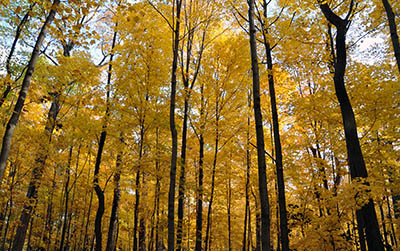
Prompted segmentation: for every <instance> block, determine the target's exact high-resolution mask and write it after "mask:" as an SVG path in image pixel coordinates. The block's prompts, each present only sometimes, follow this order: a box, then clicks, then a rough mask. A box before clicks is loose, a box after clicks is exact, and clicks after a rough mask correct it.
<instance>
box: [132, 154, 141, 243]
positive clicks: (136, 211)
mask: <svg viewBox="0 0 400 251" xmlns="http://www.w3.org/2000/svg"><path fill="white" fill-rule="evenodd" d="M140 155H141V151H140ZM140 158H141V156H140V157H139V159H140ZM139 161H140V160H139ZM135 185H136V188H135V209H134V219H133V251H137V250H138V226H139V224H138V223H139V204H140V194H139V186H140V171H136V183H135Z"/></svg>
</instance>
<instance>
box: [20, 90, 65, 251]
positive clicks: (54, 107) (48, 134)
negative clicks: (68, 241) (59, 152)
mask: <svg viewBox="0 0 400 251" xmlns="http://www.w3.org/2000/svg"><path fill="white" fill-rule="evenodd" d="M53 98H54V100H53V102H52V103H51V106H50V110H49V113H48V117H47V121H46V127H45V130H44V136H45V138H46V141H45V142H46V143H47V144H50V143H51V138H52V135H53V130H54V128H55V125H56V119H57V115H58V112H59V111H60V103H59V102H60V101H59V94H55V95H54V97H53ZM40 148H41V149H40V150H39V154H38V155H39V156H38V157H37V158H36V160H35V163H34V168H33V171H32V177H31V181H30V183H29V186H28V192H27V194H26V198H27V201H26V202H25V203H24V207H23V210H22V213H21V217H20V222H19V225H18V228H17V232H16V234H15V236H14V242H13V247H12V250H13V251H20V250H22V248H23V246H24V242H25V237H26V232H27V229H28V224H29V222H30V219H31V216H32V210H33V204H35V203H36V202H37V192H38V189H39V185H40V180H41V178H42V174H43V171H44V168H45V166H46V160H47V157H48V152H47V151H46V150H47V148H48V146H46V145H41V146H40Z"/></svg>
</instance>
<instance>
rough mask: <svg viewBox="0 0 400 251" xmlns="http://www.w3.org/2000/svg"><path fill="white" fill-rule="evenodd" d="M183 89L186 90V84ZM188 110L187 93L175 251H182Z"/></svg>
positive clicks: (187, 94)
mask: <svg viewBox="0 0 400 251" xmlns="http://www.w3.org/2000/svg"><path fill="white" fill-rule="evenodd" d="M185 88H186V89H187V92H189V90H188V86H187V84H185ZM188 110H189V93H186V96H185V107H184V112H183V124H182V147H181V160H180V164H181V165H180V167H181V171H180V176H179V187H178V224H177V229H176V250H177V251H180V250H181V249H182V225H183V212H184V199H185V165H186V137H187V121H188Z"/></svg>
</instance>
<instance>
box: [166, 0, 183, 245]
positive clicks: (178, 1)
mask: <svg viewBox="0 0 400 251" xmlns="http://www.w3.org/2000/svg"><path fill="white" fill-rule="evenodd" d="M174 6H175V8H176V16H175V13H173V16H174V19H175V27H174V30H173V61H172V72H171V97H170V111H169V124H170V130H171V137H172V143H171V148H172V151H171V169H170V178H169V191H168V251H175V222H174V219H175V215H174V214H175V183H176V162H177V153H178V135H177V131H176V125H175V96H176V71H177V68H178V49H179V26H180V16H181V7H182V0H174ZM173 11H174V12H175V10H173Z"/></svg>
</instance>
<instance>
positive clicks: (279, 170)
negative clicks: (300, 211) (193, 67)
mask: <svg viewBox="0 0 400 251" xmlns="http://www.w3.org/2000/svg"><path fill="white" fill-rule="evenodd" d="M264 17H265V19H266V20H267V3H266V1H264ZM263 31H264V32H263V38H264V47H265V54H266V56H267V69H268V85H269V96H270V102H271V113H272V127H273V135H274V137H273V138H274V146H275V167H276V176H277V187H278V204H279V224H280V231H279V233H280V240H281V245H282V251H289V236H288V234H289V231H288V226H287V212H286V196H285V182H284V177H283V160H282V159H283V158H282V146H281V139H280V133H279V118H278V108H277V105H276V95H275V83H274V75H273V62H272V55H271V53H272V49H271V46H270V44H269V41H268V38H267V32H268V30H266V28H265V27H263ZM277 246H279V244H278V245H277Z"/></svg>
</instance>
